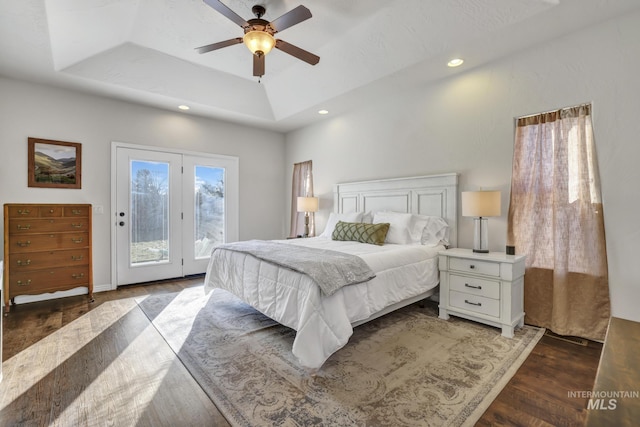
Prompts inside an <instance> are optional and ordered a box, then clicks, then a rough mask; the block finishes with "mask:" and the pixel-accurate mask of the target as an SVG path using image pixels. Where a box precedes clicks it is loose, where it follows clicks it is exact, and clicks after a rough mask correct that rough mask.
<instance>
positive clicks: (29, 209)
mask: <svg viewBox="0 0 640 427" xmlns="http://www.w3.org/2000/svg"><path fill="white" fill-rule="evenodd" d="M38 214H39V211H38V206H29V205H11V206H9V207H8V215H9V218H37V217H38Z"/></svg>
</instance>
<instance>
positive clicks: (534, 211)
mask: <svg viewBox="0 0 640 427" xmlns="http://www.w3.org/2000/svg"><path fill="white" fill-rule="evenodd" d="M507 233H508V234H507V244H508V245H514V246H515V247H516V253H518V254H524V255H526V257H527V259H526V274H525V300H524V303H525V313H526V317H525V321H526V323H528V324H532V325H537V326H542V327H545V328H548V329H551V330H552V331H553V332H555V333H557V334H560V335H571V336H579V337H584V338H589V339H593V340H602V339H604V336H605V333H606V329H607V324H608V320H609V316H610V305H609V280H608V273H607V253H606V247H605V231H604V216H603V207H602V200H601V197H600V178H599V173H598V162H597V159H596V150H595V144H594V139H593V130H592V123H591V105H590V104H584V105H580V106H577V107H572V108H565V109H561V110H558V111H553V112H548V113H543V114H540V115H535V116H529V117H523V118H519V119H517V123H516V136H515V144H514V156H513V173H512V181H511V200H510V204H509V215H508V231H507Z"/></svg>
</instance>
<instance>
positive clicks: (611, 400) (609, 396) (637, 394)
mask: <svg viewBox="0 0 640 427" xmlns="http://www.w3.org/2000/svg"><path fill="white" fill-rule="evenodd" d="M568 395H569V397H574V398H580V399H589V401H588V402H587V409H588V410H596V411H615V409H616V408H617V407H618V405H620V404H621V403H622V402H621V401H622V400H624V399H640V391H624V390H620V391H604V390H603V391H570V392H569V393H568Z"/></svg>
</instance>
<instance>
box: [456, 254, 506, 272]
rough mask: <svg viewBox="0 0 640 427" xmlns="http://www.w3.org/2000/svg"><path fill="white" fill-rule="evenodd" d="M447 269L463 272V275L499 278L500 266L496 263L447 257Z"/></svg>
mask: <svg viewBox="0 0 640 427" xmlns="http://www.w3.org/2000/svg"><path fill="white" fill-rule="evenodd" d="M449 268H450V269H451V270H457V271H463V272H465V273H476V274H485V275H487V276H495V277H500V264H498V263H496V262H487V261H478V260H476V259H465V258H455V257H449Z"/></svg>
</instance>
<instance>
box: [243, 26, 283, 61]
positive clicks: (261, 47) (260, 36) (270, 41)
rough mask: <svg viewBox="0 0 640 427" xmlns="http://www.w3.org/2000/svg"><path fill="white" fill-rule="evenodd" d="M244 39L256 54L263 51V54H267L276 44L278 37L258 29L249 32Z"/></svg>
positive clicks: (246, 44)
mask: <svg viewBox="0 0 640 427" xmlns="http://www.w3.org/2000/svg"><path fill="white" fill-rule="evenodd" d="M242 41H244V44H245V46H247V48H249V50H250V51H251V53H253V54H254V55H256V53H257V52H262V55H266V54H267V53H269V52H270V51H271V49H273V47H274V46H275V45H276V39H274V38H273V36H272V35H271V34H269V33H267V32H266V31H258V30H254V31H249V32H247V33H246V34H245V35H244V37H243V38H242Z"/></svg>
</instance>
